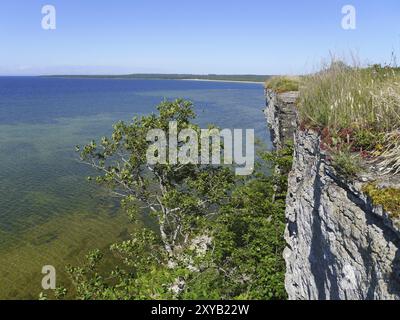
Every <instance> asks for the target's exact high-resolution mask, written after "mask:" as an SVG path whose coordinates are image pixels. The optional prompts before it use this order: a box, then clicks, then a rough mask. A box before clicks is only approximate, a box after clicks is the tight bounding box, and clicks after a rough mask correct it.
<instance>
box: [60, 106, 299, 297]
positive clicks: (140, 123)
mask: <svg viewBox="0 0 400 320" xmlns="http://www.w3.org/2000/svg"><path fill="white" fill-rule="evenodd" d="M157 109H158V111H159V113H158V114H151V115H149V116H144V117H141V118H135V119H134V120H133V121H132V123H130V124H126V123H123V122H119V123H118V124H117V125H115V127H114V131H113V133H112V135H111V137H110V138H103V139H102V141H101V143H100V144H99V145H97V144H96V143H95V142H94V141H92V142H91V143H90V144H88V145H86V146H84V147H83V148H79V147H78V151H79V152H80V155H81V159H82V161H84V162H85V163H87V164H89V165H90V166H92V167H94V168H96V169H97V170H99V171H100V172H101V175H100V176H98V177H96V180H97V181H98V182H99V183H101V184H103V185H105V186H106V187H107V188H109V189H110V190H111V191H112V192H113V193H114V194H115V195H117V196H119V197H121V198H122V204H123V205H124V207H125V208H126V209H127V210H128V212H129V214H130V215H131V216H132V217H134V218H136V216H137V213H138V212H139V211H141V212H142V211H143V210H145V211H146V212H148V213H149V214H152V216H154V217H155V218H156V221H157V222H158V228H159V232H153V231H151V230H149V229H148V228H145V227H143V228H142V229H141V230H138V232H136V233H135V234H133V235H132V236H131V238H130V239H129V240H126V241H123V242H121V243H117V244H113V245H111V248H110V249H111V250H110V252H111V253H112V257H111V258H110V259H111V261H112V263H113V267H112V268H111V270H110V268H109V264H108V267H107V270H105V269H104V268H103V269H102V268H101V266H102V265H101V261H102V260H103V255H104V254H106V255H107V254H109V253H110V252H108V251H107V252H105V253H103V252H100V251H99V250H95V251H93V252H91V253H90V254H89V255H88V256H87V262H86V264H84V265H83V266H80V267H67V271H68V273H69V275H70V277H71V280H72V282H73V285H74V288H75V291H76V296H77V297H78V298H81V299H237V298H239V299H284V298H285V297H286V293H285V290H284V273H285V266H284V261H283V257H282V251H283V248H284V246H285V242H284V239H283V231H284V227H285V223H284V222H285V216H284V210H285V195H286V188H287V178H286V177H285V175H283V174H279V173H278V172H276V171H275V170H272V169H273V168H274V167H276V166H279V167H280V168H281V169H282V170H284V172H287V171H288V169H289V167H290V163H291V155H292V152H291V148H287V149H285V150H281V151H280V152H279V153H272V154H270V153H264V154H260V158H259V161H258V164H257V166H256V167H257V168H256V169H257V170H256V172H255V173H254V174H253V175H252V176H248V177H246V178H240V179H239V178H237V177H235V176H234V175H233V173H232V172H233V170H230V169H229V168H226V167H225V168H224V167H221V166H212V165H192V164H164V165H162V164H156V165H149V164H148V163H147V157H146V154H147V151H148V148H149V145H150V142H149V141H147V140H146V137H147V133H148V132H149V130H152V129H162V130H164V131H167V130H168V128H169V123H170V121H176V122H177V127H178V130H183V129H186V128H191V129H194V130H196V131H197V132H198V131H199V128H198V126H196V125H194V124H193V123H192V122H191V121H192V120H193V119H194V117H195V114H194V112H193V109H192V104H191V103H190V102H187V101H183V100H176V101H173V102H170V101H164V102H163V103H161V104H160V105H159V106H158V107H157ZM178 147H179V146H178ZM221 149H223V148H221ZM109 262H110V261H108V263H109ZM66 292H67V291H66V290H65V289H64V288H58V290H56V292H55V295H56V297H58V298H62V297H63V296H65V294H66Z"/></svg>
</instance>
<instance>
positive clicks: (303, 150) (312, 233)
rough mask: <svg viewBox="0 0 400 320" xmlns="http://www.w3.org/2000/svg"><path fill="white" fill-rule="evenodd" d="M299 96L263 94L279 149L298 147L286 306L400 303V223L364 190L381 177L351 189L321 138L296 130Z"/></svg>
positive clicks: (291, 180)
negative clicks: (294, 303) (290, 143)
mask: <svg viewBox="0 0 400 320" xmlns="http://www.w3.org/2000/svg"><path fill="white" fill-rule="evenodd" d="M297 96H298V93H297V92H286V93H280V94H277V93H275V92H274V91H272V90H269V89H267V90H266V100H267V104H266V109H265V114H266V118H267V121H268V124H269V127H270V130H271V134H272V137H273V142H274V145H275V147H276V148H281V147H282V146H283V145H284V144H285V143H286V142H288V141H291V140H292V141H294V159H293V168H292V171H291V172H290V173H289V177H288V195H287V200H286V220H287V226H286V232H285V240H286V242H287V247H286V249H285V251H284V258H285V261H286V266H287V272H286V278H285V286H286V290H287V293H288V296H289V299H291V300H309V299H311V300H316V299H323V300H325V299H335V300H339V299H340V300H342V299H348V300H366V299H367V300H372V299H376V300H385V299H386V300H387V299H396V300H397V299H400V251H399V248H400V229H399V227H398V225H399V224H398V223H396V222H395V221H394V220H393V219H392V218H391V217H390V215H389V213H387V212H385V211H384V210H383V208H382V207H381V206H374V205H373V203H372V201H371V199H369V197H368V196H367V195H366V194H365V193H364V192H363V191H362V190H363V185H364V184H365V183H366V182H368V181H376V180H377V177H376V175H375V176H374V173H373V172H370V173H366V174H364V176H363V177H360V179H357V181H351V182H350V181H347V180H346V179H344V178H343V177H341V176H340V175H339V174H338V173H337V172H336V170H335V169H334V167H333V166H332V165H331V164H330V161H329V157H328V156H327V155H326V154H325V152H324V151H323V150H322V149H321V141H320V140H321V137H320V136H319V134H318V133H316V132H314V131H312V130H300V129H299V126H298V117H297V112H296V107H295V103H296V99H297ZM381 180H382V179H381ZM383 180H386V183H390V181H389V180H388V178H387V177H386V178H385V179H383ZM383 180H382V181H383ZM382 181H380V182H382Z"/></svg>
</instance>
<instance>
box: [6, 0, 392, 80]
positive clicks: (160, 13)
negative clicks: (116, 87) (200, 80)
mask: <svg viewBox="0 0 400 320" xmlns="http://www.w3.org/2000/svg"><path fill="white" fill-rule="evenodd" d="M46 4H51V5H54V6H55V8H56V10H57V29H56V30H51V31H49V30H43V29H42V28H41V20H42V17H43V15H42V13H41V9H42V7H43V6H44V5H46ZM347 4H351V5H353V6H354V7H355V8H356V10H357V11H356V13H357V29H356V30H344V29H342V27H341V20H342V17H343V15H342V13H341V9H342V7H343V6H344V5H347ZM399 22H400V1H398V0H363V1H362V0H345V1H340V0H298V1H296V0H279V1H276V0H241V1H237V0H114V1H111V0H109V1H106V0H46V1H39V0H29V1H27V0H1V2H0V74H2V75H25V74H26V75H31V74H54V73H67V74H77V73H78V74H79V73H88V74H94V73H113V74H115V73H117V74H118V73H135V72H148V73H153V72H156V73H158V72H159V73H174V72H176V73H202V74H206V73H228V74H234V73H253V74H283V73H285V74H286V73H304V72H308V71H312V70H314V69H315V68H316V66H317V65H318V63H319V62H320V61H321V59H322V58H324V57H325V58H326V57H329V52H334V53H335V54H337V55H340V56H341V55H345V54H348V53H349V52H354V53H356V54H357V55H358V56H359V57H360V59H361V60H362V61H363V62H386V61H389V60H390V56H391V52H392V51H395V52H396V53H397V55H398V56H399V57H400V23H399ZM399 59H400V58H399Z"/></svg>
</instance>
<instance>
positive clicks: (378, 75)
mask: <svg viewBox="0 0 400 320" xmlns="http://www.w3.org/2000/svg"><path fill="white" fill-rule="evenodd" d="M298 105H299V112H300V115H301V118H302V120H303V121H304V123H305V124H307V125H308V126H310V127H313V128H321V129H322V128H328V129H329V131H330V132H331V133H332V134H333V135H335V133H339V132H341V131H343V130H347V132H353V133H354V137H355V138H354V139H356V137H357V136H358V134H357V132H369V133H372V135H371V136H374V135H376V136H378V135H382V136H385V138H384V139H382V145H380V147H379V148H380V149H381V151H382V150H383V152H380V153H379V152H375V154H376V155H378V156H379V164H380V168H381V170H382V171H385V172H392V173H400V142H399V139H398V138H399V137H400V135H399V132H400V131H399V130H400V70H399V69H398V68H392V67H381V66H372V67H368V68H361V67H359V66H357V65H354V66H351V67H350V66H348V65H346V64H344V63H343V62H338V61H334V62H332V63H331V64H330V65H329V66H325V67H324V68H323V69H322V71H320V72H318V73H315V74H312V75H309V76H305V77H304V78H302V83H301V86H300V97H299V103H298ZM339 135H340V134H339ZM354 143H355V144H357V141H354ZM376 151H378V150H376Z"/></svg>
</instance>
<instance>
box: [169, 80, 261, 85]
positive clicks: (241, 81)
mask: <svg viewBox="0 0 400 320" xmlns="http://www.w3.org/2000/svg"><path fill="white" fill-rule="evenodd" d="M171 80H181V81H202V82H204V81H206V82H231V83H252V84H262V85H263V84H264V82H263V81H246V80H212V79H171Z"/></svg>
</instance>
